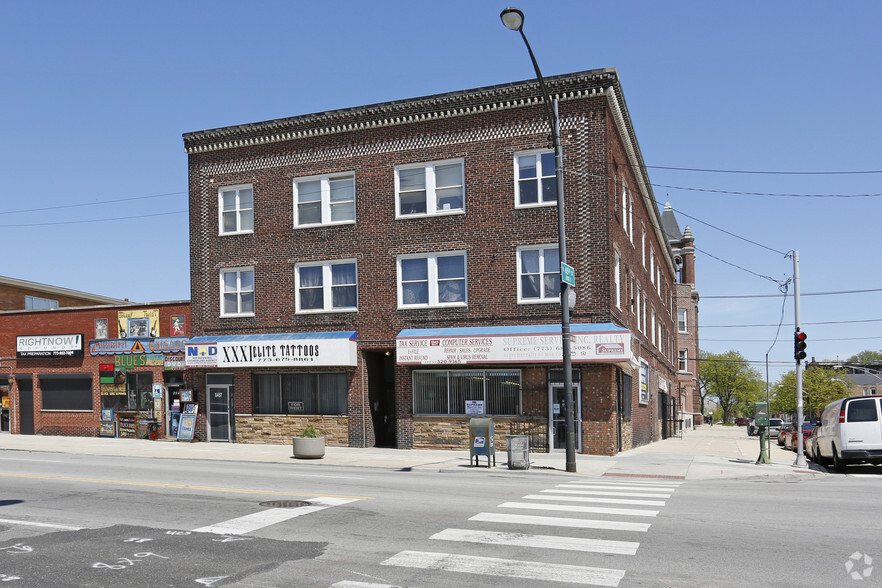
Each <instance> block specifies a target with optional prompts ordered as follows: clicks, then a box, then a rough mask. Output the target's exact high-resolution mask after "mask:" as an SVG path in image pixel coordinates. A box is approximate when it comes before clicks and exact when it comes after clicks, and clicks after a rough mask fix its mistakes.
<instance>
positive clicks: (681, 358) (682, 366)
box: [677, 349, 689, 372]
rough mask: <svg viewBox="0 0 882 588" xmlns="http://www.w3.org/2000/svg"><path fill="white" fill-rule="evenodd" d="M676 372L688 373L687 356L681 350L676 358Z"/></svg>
mask: <svg viewBox="0 0 882 588" xmlns="http://www.w3.org/2000/svg"><path fill="white" fill-rule="evenodd" d="M677 371H680V372H688V371H689V356H688V353H687V351H686V350H685V349H681V350H680V352H679V355H678V357H677Z"/></svg>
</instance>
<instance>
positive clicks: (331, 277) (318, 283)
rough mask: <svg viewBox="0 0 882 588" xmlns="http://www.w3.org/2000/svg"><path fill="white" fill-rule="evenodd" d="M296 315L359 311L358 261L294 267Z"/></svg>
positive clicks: (307, 264) (329, 262)
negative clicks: (356, 263)
mask: <svg viewBox="0 0 882 588" xmlns="http://www.w3.org/2000/svg"><path fill="white" fill-rule="evenodd" d="M294 272H295V274H296V283H297V312H332V311H341V310H357V309H358V279H357V275H356V266H355V260H342V261H325V262H321V263H302V264H297V265H296V266H294Z"/></svg>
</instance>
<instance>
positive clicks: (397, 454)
mask: <svg viewBox="0 0 882 588" xmlns="http://www.w3.org/2000/svg"><path fill="white" fill-rule="evenodd" d="M3 450H14V451H34V452H54V453H77V454H85V455H107V456H121V457H154V458H157V457H158V458H176V459H215V460H227V461H252V462H264V463H287V464H291V465H292V466H295V467H296V466H299V465H305V464H309V465H322V466H357V467H376V468H387V469H398V470H400V469H426V470H435V471H473V472H476V473H480V472H488V471H491V472H493V471H495V472H501V471H504V472H511V473H512V474H523V475H530V474H531V473H536V472H545V473H554V472H559V473H564V474H566V473H567V472H566V456H565V454H564V452H555V453H531V454H530V469H529V470H509V469H508V467H507V461H508V456H507V454H506V452H505V451H502V452H497V454H496V467H495V468H487V466H486V464H487V458H486V457H481V458H479V462H480V464H481V466H483V467H473V466H472V465H471V463H470V461H471V460H470V456H469V452H468V451H462V450H460V451H455V450H403V449H384V448H377V447H368V448H356V447H328V448H326V453H325V457H324V458H323V459H320V460H297V459H294V458H293V455H292V450H291V446H290V445H258V444H242V443H199V442H196V443H187V442H175V441H147V440H143V439H117V438H99V437H51V436H43V435H10V434H7V433H4V434H2V435H0V451H3ZM758 456H759V440H758V438H757V437H748V436H747V431H746V430H745V429H744V427H722V426H719V425H718V426H714V427H709V426H704V427H700V428H698V429H696V430H690V431H685V432H684V433H683V437H682V439H678V438H672V439H665V440H661V441H656V442H653V443H651V444H649V445H645V446H643V447H638V448H637V449H632V450H630V451H625V452H622V453H620V454H619V455H617V456H615V457H603V456H595V455H581V454H577V455H576V469H577V472H578V475H581V476H589V477H593V476H607V477H623V478H635V479H636V478H648V479H653V478H655V479H667V480H713V479H751V478H755V479H756V478H763V479H773V478H787V479H814V478H822V477H825V476H826V475H827V474H826V471H825V470H823V469H822V468H819V467H818V466H816V465H814V464H811V463H809V465H808V466H806V467H802V468H797V467H795V466H794V465H793V464H794V462H795V460H796V455H795V454H794V453H793V452H792V451H785V450H783V449H781V448H779V447H778V446H777V444H776V443H775V442H774V441H772V447H771V451H770V455H769V458H770V460H771V462H772V463H770V464H761V465H756V463H755V462H756V459H757V457H758Z"/></svg>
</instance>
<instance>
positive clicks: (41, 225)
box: [0, 210, 188, 227]
mask: <svg viewBox="0 0 882 588" xmlns="http://www.w3.org/2000/svg"><path fill="white" fill-rule="evenodd" d="M187 212H188V211H186V210H176V211H173V212H157V213H155V214H136V215H134V216H117V217H113V218H95V219H90V220H74V221H58V222H52V223H15V224H11V225H0V227H48V226H53V225H79V224H85V223H103V222H107V221H118V220H129V219H133V218H147V217H152V216H168V215H172V214H185V213H187Z"/></svg>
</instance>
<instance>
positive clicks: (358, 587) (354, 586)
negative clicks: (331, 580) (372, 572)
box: [331, 580, 401, 588]
mask: <svg viewBox="0 0 882 588" xmlns="http://www.w3.org/2000/svg"><path fill="white" fill-rule="evenodd" d="M331 588H401V586H393V585H392V584H376V583H374V582H353V581H351V580H343V581H341V582H337V583H336V584H331Z"/></svg>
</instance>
